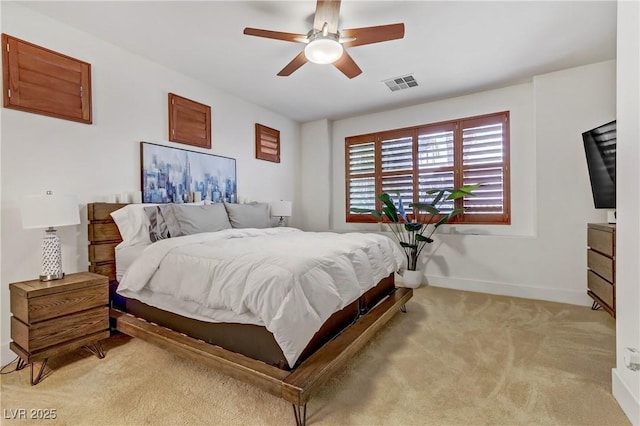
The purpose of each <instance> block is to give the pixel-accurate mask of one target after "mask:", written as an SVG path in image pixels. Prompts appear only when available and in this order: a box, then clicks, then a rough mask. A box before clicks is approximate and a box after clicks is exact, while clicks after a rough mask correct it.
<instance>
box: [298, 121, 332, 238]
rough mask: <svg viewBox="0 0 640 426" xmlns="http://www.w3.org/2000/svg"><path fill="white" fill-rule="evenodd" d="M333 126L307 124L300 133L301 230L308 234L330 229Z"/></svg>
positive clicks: (319, 122)
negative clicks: (330, 141) (329, 171)
mask: <svg viewBox="0 0 640 426" xmlns="http://www.w3.org/2000/svg"><path fill="white" fill-rule="evenodd" d="M330 132H331V123H330V122H329V120H318V121H311V122H308V123H304V124H303V125H302V130H301V148H300V152H301V161H300V164H301V167H302V169H301V170H302V172H301V176H300V186H301V188H300V189H301V193H300V195H299V196H298V198H299V199H300V218H299V222H298V223H299V224H300V226H301V227H302V228H303V229H305V230H307V231H324V230H327V229H329V218H330V206H331V197H330V191H329V189H330V188H331V176H330V174H329V173H327V171H328V170H330V169H331V145H330V144H329V140H330V137H331V135H330Z"/></svg>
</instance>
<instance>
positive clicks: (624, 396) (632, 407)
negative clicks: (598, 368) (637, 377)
mask: <svg viewBox="0 0 640 426" xmlns="http://www.w3.org/2000/svg"><path fill="white" fill-rule="evenodd" d="M635 374H638V373H635ZM611 393H612V394H613V397H614V398H615V399H616V401H618V404H619V405H620V408H622V411H624V414H625V415H626V416H627V417H628V418H629V421H630V422H631V424H632V425H634V426H640V401H638V399H637V398H636V397H635V396H634V395H633V392H631V389H629V387H628V386H627V384H626V383H625V382H624V381H623V380H622V378H621V377H620V375H619V374H618V369H617V368H612V369H611Z"/></svg>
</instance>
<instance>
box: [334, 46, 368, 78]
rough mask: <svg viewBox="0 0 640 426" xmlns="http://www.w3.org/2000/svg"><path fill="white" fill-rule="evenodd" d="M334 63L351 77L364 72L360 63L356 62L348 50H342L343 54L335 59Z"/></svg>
mask: <svg viewBox="0 0 640 426" xmlns="http://www.w3.org/2000/svg"><path fill="white" fill-rule="evenodd" d="M333 65H335V66H336V68H338V69H339V70H340V71H342V73H343V74H344V75H346V76H347V77H349V78H353V77H356V76H358V75H360V74H362V70H361V69H360V67H359V66H358V64H356V62H355V61H354V60H353V58H352V57H351V56H349V54H348V53H347V51H346V50H345V51H344V52H342V56H341V57H340V59H338V60H337V61H335V62H334V63H333Z"/></svg>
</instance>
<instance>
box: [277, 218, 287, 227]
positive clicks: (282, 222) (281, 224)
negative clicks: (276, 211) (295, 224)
mask: <svg viewBox="0 0 640 426" xmlns="http://www.w3.org/2000/svg"><path fill="white" fill-rule="evenodd" d="M278 226H287V224H286V223H285V221H284V217H282V216H280V220H279V221H278Z"/></svg>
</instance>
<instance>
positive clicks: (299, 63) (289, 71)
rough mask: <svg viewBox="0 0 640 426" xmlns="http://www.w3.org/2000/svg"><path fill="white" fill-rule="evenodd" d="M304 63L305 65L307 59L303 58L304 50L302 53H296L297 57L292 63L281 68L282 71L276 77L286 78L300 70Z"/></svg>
mask: <svg viewBox="0 0 640 426" xmlns="http://www.w3.org/2000/svg"><path fill="white" fill-rule="evenodd" d="M306 63H307V57H306V56H304V50H303V51H302V52H300V53H298V56H296V57H295V58H293V61H291V62H289V63H288V64H287V66H286V67H284V68H282V70H280V72H279V73H278V75H279V76H280V77H286V76H288V75H291V74H292V73H293V72H294V71H295V70H297V69H298V68H300V67H301V66H303V65H304V64H306Z"/></svg>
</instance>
